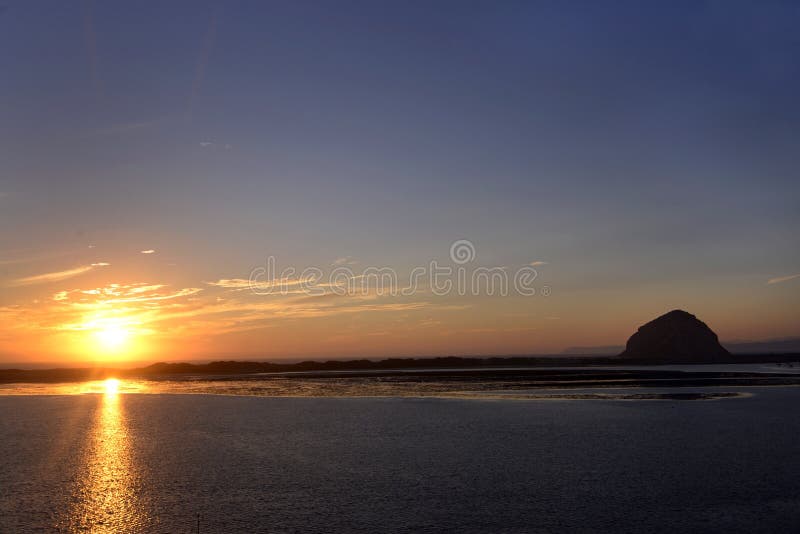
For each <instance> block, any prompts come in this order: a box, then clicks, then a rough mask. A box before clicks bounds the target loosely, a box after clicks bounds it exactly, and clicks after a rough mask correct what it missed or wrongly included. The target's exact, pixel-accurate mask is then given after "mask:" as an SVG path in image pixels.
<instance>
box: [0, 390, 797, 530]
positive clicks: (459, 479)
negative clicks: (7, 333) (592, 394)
mask: <svg viewBox="0 0 800 534" xmlns="http://www.w3.org/2000/svg"><path fill="white" fill-rule="evenodd" d="M798 436H800V388H760V389H758V390H757V391H755V392H754V395H753V396H752V397H749V398H733V399H724V400H716V401H683V402H680V401H527V400H452V399H435V398H430V399H373V398H362V399H342V398H317V399H315V398H258V397H232V396H209V395H144V394H119V395H103V394H90V395H72V396H59V395H56V396H18V397H0V451H2V460H0V532H1V533H24V532H56V531H59V530H60V531H63V532H196V529H197V516H196V514H197V513H200V528H201V532H206V533H232V532H247V533H250V532H620V531H631V532H688V531H693V532H793V531H794V532H796V531H798V529H800V443H798Z"/></svg>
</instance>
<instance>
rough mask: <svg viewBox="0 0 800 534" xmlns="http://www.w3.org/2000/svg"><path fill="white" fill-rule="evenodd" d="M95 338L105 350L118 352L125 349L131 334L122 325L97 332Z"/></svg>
mask: <svg viewBox="0 0 800 534" xmlns="http://www.w3.org/2000/svg"><path fill="white" fill-rule="evenodd" d="M95 337H96V338H97V341H98V342H99V344H100V346H101V347H102V348H103V349H106V350H111V351H117V350H120V349H122V348H124V347H125V345H126V344H127V343H128V340H129V339H130V337H131V333H130V331H129V330H128V329H126V328H124V327H122V326H120V325H108V326H105V327H103V328H102V329H100V330H97V331H96V332H95Z"/></svg>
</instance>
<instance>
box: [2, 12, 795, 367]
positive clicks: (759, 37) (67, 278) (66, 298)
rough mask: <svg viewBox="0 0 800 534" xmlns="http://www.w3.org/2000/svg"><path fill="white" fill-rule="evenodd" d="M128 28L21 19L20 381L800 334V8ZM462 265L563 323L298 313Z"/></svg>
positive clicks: (253, 15) (191, 21) (73, 16)
mask: <svg viewBox="0 0 800 534" xmlns="http://www.w3.org/2000/svg"><path fill="white" fill-rule="evenodd" d="M112 4H113V3H111V2H96V3H94V4H92V3H91V2H86V3H79V2H23V1H8V2H5V3H4V6H5V7H4V8H2V9H0V71H2V73H3V75H2V77H0V228H2V231H0V362H36V361H48V362H67V363H74V362H85V361H109V362H132V361H155V360H173V359H180V360H196V359H197V360H199V359H210V358H218V357H225V358H263V359H271V360H277V359H280V358H292V359H297V358H309V359H313V358H330V357H335V358H348V357H385V356H424V355H442V354H475V355H478V354H482V355H485V354H532V353H557V352H560V351H562V350H564V349H566V348H568V347H575V346H608V345H622V344H624V342H625V340H626V339H627V337H628V336H629V335H630V334H631V333H632V332H633V331H634V330H635V329H636V327H638V326H639V325H641V324H643V323H644V322H646V321H648V320H650V319H652V318H654V317H655V316H657V315H659V314H661V313H664V312H666V311H668V310H671V309H673V308H682V309H685V310H687V311H690V312H691V313H694V314H696V315H697V316H698V317H699V318H700V319H702V320H704V321H705V322H707V323H708V324H709V325H710V326H711V327H712V328H713V329H714V330H715V331H716V332H717V333H718V334H719V336H720V338H721V340H722V341H723V342H725V341H735V340H762V339H772V338H781V337H791V336H798V335H800V324H799V323H798V317H799V316H800V314H798V311H799V309H800V306H798V304H800V246H798V232H799V231H800V205H799V204H798V198H799V195H800V176H798V169H800V132H798V129H797V124H798V121H800V99H798V97H797V95H798V94H800V62H798V57H800V37H798V31H797V23H798V17H800V5H798V3H796V2H768V3H756V2H752V3H749V2H746V3H739V2H653V3H647V2H639V1H636V2H614V3H613V4H612V3H609V4H605V5H604V6H601V5H600V3H597V2H586V3H579V2H573V3H570V6H569V7H566V6H564V4H562V3H561V2H520V3H515V2H500V3H498V2H490V1H486V2H452V3H448V2H436V3H430V4H429V3H423V2H417V3H413V2H412V3H409V2H396V3H387V2H354V3H351V2H335V3H334V2H330V3H307V2H287V3H283V4H277V3H267V2H238V3H235V4H227V3H223V2H213V3H210V2H207V3H203V2H166V3H162V2H149V3H135V4H133V3H132V4H128V5H121V4H120V5H116V4H113V5H112ZM612 5H613V7H610V6H612ZM455 6H458V9H455ZM458 240H468V241H469V242H470V243H471V244H472V245H473V246H474V251H475V257H474V259H471V261H469V262H467V263H465V264H463V266H464V268H465V269H469V270H473V269H475V268H479V267H498V268H503V270H504V272H507V273H509V276H513V274H514V273H515V272H517V271H518V270H519V269H521V268H526V267H527V268H532V269H535V270H536V271H537V273H538V275H537V277H536V279H535V283H534V284H533V285H534V286H535V289H536V294H535V295H533V296H530V295H521V294H517V293H515V292H514V291H511V292H510V293H509V294H508V295H506V296H502V295H497V294H495V295H488V294H486V292H478V293H476V294H473V293H472V292H466V294H463V295H461V294H458V292H450V293H449V294H446V295H441V294H436V293H437V292H435V291H432V290H431V288H430V287H429V286H428V284H425V283H422V284H420V285H419V286H418V287H417V289H416V291H413V292H409V293H410V294H404V295H381V294H379V292H377V291H373V290H367V291H364V292H359V293H358V294H351V293H348V294H341V292H339V291H336V288H335V287H333V285H330V284H328V285H326V284H320V285H319V287H318V289H319V291H318V292H315V294H306V293H304V292H303V291H301V290H299V289H298V288H297V286H298V284H299V280H300V279H301V278H302V276H301V275H300V273H301V271H303V269H306V268H307V267H315V268H318V269H320V270H321V271H322V272H324V273H326V274H327V273H329V272H330V271H331V270H333V269H335V268H337V267H341V268H347V269H350V270H351V271H352V272H353V273H354V274H355V275H356V276H358V274H359V273H363V272H364V270H365V269H368V268H370V267H380V268H384V267H385V268H391V269H393V270H394V271H395V272H396V273H397V274H398V278H399V281H400V282H401V284H402V285H405V284H406V283H407V282H408V281H409V277H410V275H411V273H412V271H413V269H414V268H415V267H419V266H422V267H425V266H428V265H430V262H431V261H436V262H438V264H440V265H444V266H451V267H457V266H459V265H462V264H456V263H454V262H453V259H452V258H451V256H450V252H451V245H452V244H453V243H454V242H456V241H458ZM269 257H274V258H275V260H276V264H277V267H278V269H279V270H282V269H284V268H286V267H294V268H295V269H296V270H297V274H296V275H291V276H288V277H286V278H285V280H284V282H285V284H286V286H287V287H288V289H289V290H288V291H284V292H283V293H285V294H275V293H273V294H269V295H263V294H261V295H260V294H256V293H254V292H253V291H251V289H250V288H249V287H248V283H247V281H248V279H249V278H250V276H251V273H252V272H253V271H254V269H258V268H260V267H261V268H263V267H264V266H265V265H266V263H267V261H268V260H267V259H268V258H269Z"/></svg>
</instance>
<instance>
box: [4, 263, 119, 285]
mask: <svg viewBox="0 0 800 534" xmlns="http://www.w3.org/2000/svg"><path fill="white" fill-rule="evenodd" d="M107 265H108V264H107V263H93V264H91V265H83V266H81V267H75V268H74V269H67V270H66V271H56V272H53V273H44V274H37V275H34V276H26V277H24V278H17V279H16V280H12V281H11V282H9V283H8V284H7V285H9V286H11V287H19V286H29V285H34V284H49V283H52V282H60V281H62V280H68V279H69V278H74V277H76V276H80V275H82V274H85V273H88V272H89V271H92V270H94V269H95V268H97V267H105V266H107Z"/></svg>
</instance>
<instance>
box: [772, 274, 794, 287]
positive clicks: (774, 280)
mask: <svg viewBox="0 0 800 534" xmlns="http://www.w3.org/2000/svg"><path fill="white" fill-rule="evenodd" d="M795 278H800V273H797V274H790V275H789V276H779V277H778V278H770V279H769V280H767V283H768V284H780V283H781V282H788V281H789V280H794V279H795Z"/></svg>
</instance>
